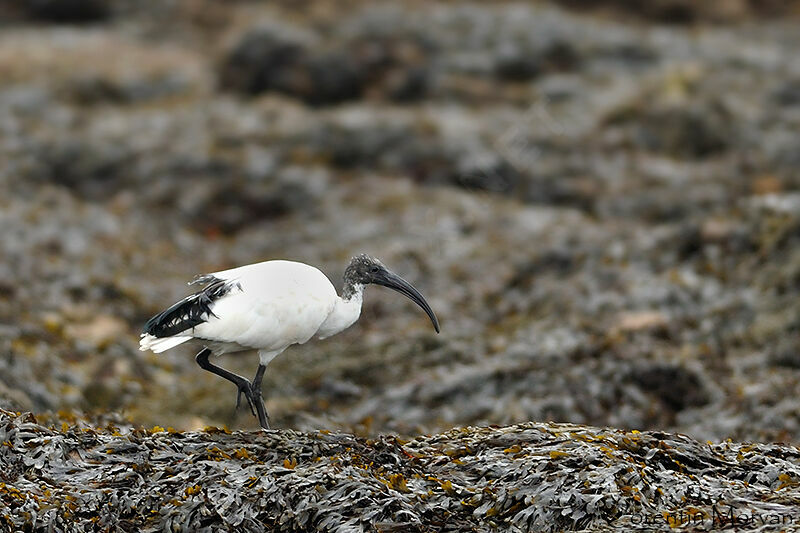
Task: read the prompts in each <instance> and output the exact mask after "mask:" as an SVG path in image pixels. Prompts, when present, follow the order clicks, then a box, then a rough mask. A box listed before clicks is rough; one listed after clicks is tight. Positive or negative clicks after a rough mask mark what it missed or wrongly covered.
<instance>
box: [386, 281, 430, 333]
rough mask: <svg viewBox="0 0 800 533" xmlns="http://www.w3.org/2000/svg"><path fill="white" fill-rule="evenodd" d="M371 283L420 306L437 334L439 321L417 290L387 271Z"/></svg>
mask: <svg viewBox="0 0 800 533" xmlns="http://www.w3.org/2000/svg"><path fill="white" fill-rule="evenodd" d="M372 282H373V283H376V284H378V285H383V286H384V287H389V288H390V289H394V290H396V291H397V292H399V293H400V294H403V295H405V296H407V297H409V298H410V299H411V300H412V301H413V302H414V303H415V304H417V305H418V306H420V307H421V308H422V310H423V311H425V313H426V314H427V315H428V317H429V318H430V319H431V322H432V323H433V329H435V330H436V333H439V320H437V318H436V315H435V314H434V313H433V309H431V306H430V305H428V302H426V301H425V298H424V297H423V296H422V294H420V292H419V291H418V290H417V289H415V288H414V286H413V285H411V284H410V283H409V282H407V281H406V280H404V279H403V278H401V277H400V276H398V275H397V274H395V273H394V272H390V271H389V270H384V271H383V272H381V273H380V274H378V275H377V276H375V278H374V279H373V281H372Z"/></svg>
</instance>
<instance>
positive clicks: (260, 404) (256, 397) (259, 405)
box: [252, 365, 269, 429]
mask: <svg viewBox="0 0 800 533" xmlns="http://www.w3.org/2000/svg"><path fill="white" fill-rule="evenodd" d="M266 369H267V366H266V365H258V370H257V371H256V377H254V378H253V385H252V387H253V388H252V393H253V404H255V407H256V411H258V415H257V416H258V423H259V424H260V425H261V427H262V428H264V429H269V415H268V414H267V409H266V407H264V399H263V397H262V396H261V380H263V379H264V371H265V370H266Z"/></svg>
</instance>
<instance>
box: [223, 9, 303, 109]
mask: <svg viewBox="0 0 800 533" xmlns="http://www.w3.org/2000/svg"><path fill="white" fill-rule="evenodd" d="M312 41H313V35H310V34H308V33H306V32H303V31H302V30H298V29H295V28H291V27H285V26H280V25H278V24H271V25H266V26H259V27H256V28H253V29H250V30H248V31H247V32H246V33H245V34H244V35H243V36H242V37H241V38H240V39H239V40H238V42H237V43H236V44H235V45H234V46H233V48H232V49H231V51H230V52H229V53H228V54H227V56H226V57H225V59H224V60H223V63H222V66H221V68H220V76H219V81H220V85H221V87H222V88H224V89H233V90H237V91H241V92H244V93H248V94H257V93H260V92H263V91H278V92H283V93H288V94H302V93H303V91H307V90H308V85H309V83H310V81H311V80H310V79H308V76H306V75H304V73H303V71H302V68H303V66H304V61H305V60H306V59H307V56H308V53H309V52H308V47H309V46H310V44H311V42H312Z"/></svg>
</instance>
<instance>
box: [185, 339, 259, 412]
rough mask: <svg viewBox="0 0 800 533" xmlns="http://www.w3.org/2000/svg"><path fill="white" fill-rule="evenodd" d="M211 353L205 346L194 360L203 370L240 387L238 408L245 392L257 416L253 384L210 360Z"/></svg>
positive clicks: (251, 408) (237, 397) (237, 399)
mask: <svg viewBox="0 0 800 533" xmlns="http://www.w3.org/2000/svg"><path fill="white" fill-rule="evenodd" d="M209 355H211V350H209V349H208V348H203V350H202V351H201V352H200V353H199V354H197V355H196V356H195V358H194V360H195V361H197V364H198V365H200V368H202V369H203V370H208V371H209V372H211V373H212V374H216V375H218V376H219V377H222V378H225V379H227V380H228V381H230V382H231V383H233V384H234V385H236V387H237V388H238V389H239V392H238V394H237V395H236V408H237V409H238V408H239V404H240V402H241V399H242V394H244V397H245V398H247V403H248V404H250V412H251V413H253V416H256V412H255V410H254V407H253V406H254V404H255V402H254V401H253V391H252V385H251V384H250V382H249V381H248V380H247V378H244V377H242V376H240V375H239V374H234V373H233V372H231V371H229V370H225V369H224V368H222V367H219V366H217V365H214V364H212V363H211V362H210V361H209V360H208V356H209Z"/></svg>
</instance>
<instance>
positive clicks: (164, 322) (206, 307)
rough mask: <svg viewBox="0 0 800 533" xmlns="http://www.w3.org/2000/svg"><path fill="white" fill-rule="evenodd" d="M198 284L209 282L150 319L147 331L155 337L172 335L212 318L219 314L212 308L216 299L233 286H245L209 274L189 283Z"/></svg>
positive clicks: (145, 331) (145, 326)
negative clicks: (201, 288)
mask: <svg viewBox="0 0 800 533" xmlns="http://www.w3.org/2000/svg"><path fill="white" fill-rule="evenodd" d="M198 283H208V285H206V287H204V288H203V290H201V291H199V292H196V293H194V294H192V295H190V296H187V297H186V298H184V299H183V300H181V301H180V302H177V303H176V304H174V305H172V306H170V307H169V308H167V309H166V310H164V311H162V312H160V313H159V314H157V315H156V316H154V317H153V318H151V319H150V320H148V321H147V322H146V323H145V325H144V333H146V334H148V335H152V336H154V337H171V336H173V335H177V334H178V333H182V332H184V331H186V330H187V329H191V328H193V327H195V326H197V325H198V324H202V323H203V322H205V321H207V320H208V318H209V317H211V316H217V315H215V314H214V312H213V311H212V310H211V305H212V304H213V303H214V302H215V301H217V300H219V299H220V298H222V297H223V296H225V295H227V294H228V293H230V292H231V291H232V290H233V289H239V290H241V288H242V287H241V285H239V283H238V282H236V281H225V280H221V279H218V278H215V277H214V276H211V275H208V274H207V275H204V276H199V277H197V278H195V279H194V280H192V281H191V282H190V283H189V284H190V285H194V284H198Z"/></svg>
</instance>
